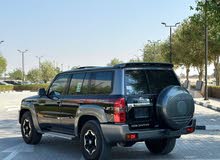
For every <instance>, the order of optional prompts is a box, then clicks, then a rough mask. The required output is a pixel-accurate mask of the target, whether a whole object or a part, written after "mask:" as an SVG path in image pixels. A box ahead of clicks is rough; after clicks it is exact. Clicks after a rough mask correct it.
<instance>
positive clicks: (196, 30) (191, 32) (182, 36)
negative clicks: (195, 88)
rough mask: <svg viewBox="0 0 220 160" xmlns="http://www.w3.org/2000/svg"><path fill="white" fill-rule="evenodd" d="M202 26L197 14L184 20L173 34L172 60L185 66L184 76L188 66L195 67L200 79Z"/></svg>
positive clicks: (202, 50) (201, 75)
mask: <svg viewBox="0 0 220 160" xmlns="http://www.w3.org/2000/svg"><path fill="white" fill-rule="evenodd" d="M203 32H204V28H203V24H202V17H201V15H199V14H194V15H193V16H191V17H189V18H187V19H185V20H184V22H183V23H182V24H181V25H180V26H179V27H178V28H177V29H176V31H175V33H174V34H173V62H174V63H175V64H176V65H178V66H180V65H184V66H185V67H186V78H187V80H188V78H189V71H190V67H192V66H193V67H195V68H196V69H197V70H198V73H199V80H202V77H203V72H204V63H205V60H204V59H205V57H204V45H203V43H204V34H203Z"/></svg>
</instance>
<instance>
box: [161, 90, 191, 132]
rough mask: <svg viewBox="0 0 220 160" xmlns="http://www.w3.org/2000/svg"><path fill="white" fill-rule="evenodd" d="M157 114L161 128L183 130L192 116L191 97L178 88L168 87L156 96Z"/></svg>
mask: <svg viewBox="0 0 220 160" xmlns="http://www.w3.org/2000/svg"><path fill="white" fill-rule="evenodd" d="M157 114H158V119H159V123H160V125H161V126H162V127H164V126H166V127H169V128H171V129H174V130H178V129H181V128H184V127H186V126H187V125H188V124H189V122H190V121H191V119H192V117H193V114H194V100H193V97H192V96H191V95H190V94H189V93H188V91H187V90H186V89H184V88H182V87H180V86H168V87H166V88H164V89H163V90H162V91H161V92H160V94H159V96H158V99H157Z"/></svg>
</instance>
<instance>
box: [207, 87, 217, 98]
mask: <svg viewBox="0 0 220 160" xmlns="http://www.w3.org/2000/svg"><path fill="white" fill-rule="evenodd" d="M208 95H209V97H213V98H220V86H208Z"/></svg>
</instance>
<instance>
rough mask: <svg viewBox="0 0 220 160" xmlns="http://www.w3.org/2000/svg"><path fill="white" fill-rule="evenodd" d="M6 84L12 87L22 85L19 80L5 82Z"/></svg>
mask: <svg viewBox="0 0 220 160" xmlns="http://www.w3.org/2000/svg"><path fill="white" fill-rule="evenodd" d="M4 82H6V83H8V84H12V85H21V81H18V80H5V81H4Z"/></svg>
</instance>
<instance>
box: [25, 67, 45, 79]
mask: <svg viewBox="0 0 220 160" xmlns="http://www.w3.org/2000/svg"><path fill="white" fill-rule="evenodd" d="M27 80H29V81H31V82H40V81H41V80H42V74H41V70H40V69H38V68H36V69H31V70H30V71H29V72H28V73H27Z"/></svg>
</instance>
